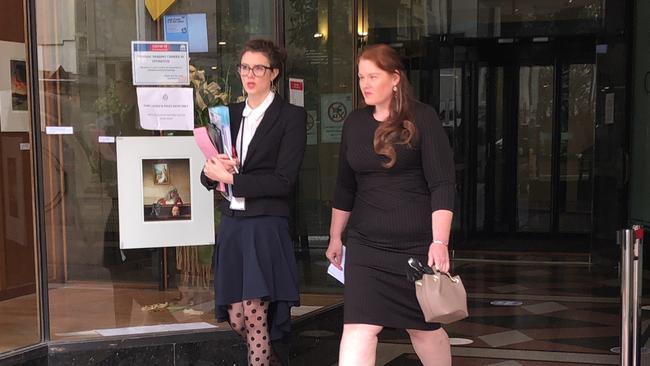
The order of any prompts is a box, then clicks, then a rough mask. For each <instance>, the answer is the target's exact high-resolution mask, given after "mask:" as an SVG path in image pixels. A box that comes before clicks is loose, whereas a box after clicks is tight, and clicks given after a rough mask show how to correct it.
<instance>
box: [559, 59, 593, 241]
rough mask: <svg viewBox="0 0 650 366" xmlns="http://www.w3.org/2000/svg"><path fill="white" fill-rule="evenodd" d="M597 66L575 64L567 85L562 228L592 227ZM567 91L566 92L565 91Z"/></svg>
mask: <svg viewBox="0 0 650 366" xmlns="http://www.w3.org/2000/svg"><path fill="white" fill-rule="evenodd" d="M595 69H596V66H595V65H594V64H573V65H570V66H569V73H568V74H569V75H568V76H569V78H568V80H567V79H566V78H563V79H564V84H565V85H563V86H562V87H563V88H568V91H569V93H568V98H569V100H568V103H563V104H565V105H566V108H567V110H565V111H563V117H564V118H563V119H562V124H561V129H562V131H561V136H560V138H561V140H560V187H559V201H560V202H559V208H560V212H559V215H560V216H559V225H560V227H559V229H560V231H562V232H590V231H591V202H592V187H593V177H592V169H593V152H594V126H595V108H596V70H595ZM565 94H566V93H563V95H565Z"/></svg>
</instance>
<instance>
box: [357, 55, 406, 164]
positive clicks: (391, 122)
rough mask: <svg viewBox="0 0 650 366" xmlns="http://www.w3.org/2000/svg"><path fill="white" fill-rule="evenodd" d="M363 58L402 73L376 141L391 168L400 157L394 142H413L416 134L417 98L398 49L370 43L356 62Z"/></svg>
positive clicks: (376, 132) (388, 71) (375, 143)
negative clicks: (414, 109)
mask: <svg viewBox="0 0 650 366" xmlns="http://www.w3.org/2000/svg"><path fill="white" fill-rule="evenodd" d="M360 60H368V61H371V62H372V63H374V64H375V65H376V66H377V67H379V68H380V69H382V70H383V71H386V72H387V73H389V74H393V73H397V74H398V75H399V83H398V84H397V88H396V90H395V91H394V92H393V98H391V101H390V108H389V110H390V114H389V115H388V119H386V121H384V122H382V123H380V124H379V127H377V129H376V130H375V138H374V141H373V145H374V148H375V152H376V153H377V154H379V155H384V156H385V157H387V158H388V161H386V162H385V163H383V166H384V168H390V167H392V166H393V165H395V161H396V160H397V154H396V153H395V145H396V144H406V145H410V144H411V140H413V138H414V137H415V136H416V134H417V129H416V128H415V123H414V115H413V107H414V102H415V97H414V96H413V89H412V88H411V84H410V83H409V81H408V79H407V78H406V71H405V69H404V65H402V62H401V61H400V58H399V55H398V54H397V51H395V50H394V49H393V48H391V47H390V46H388V45H385V44H375V45H371V46H367V47H365V48H364V49H363V51H362V52H361V54H360V55H359V59H358V60H357V64H358V63H359V61H360Z"/></svg>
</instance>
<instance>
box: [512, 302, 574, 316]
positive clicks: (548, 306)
mask: <svg viewBox="0 0 650 366" xmlns="http://www.w3.org/2000/svg"><path fill="white" fill-rule="evenodd" d="M523 308H524V309H525V310H527V311H529V312H531V313H533V314H549V313H555V312H558V311H563V310H567V309H568V308H567V307H566V306H564V305H562V304H559V303H557V302H555V301H549V302H542V303H539V304H533V305H526V306H523Z"/></svg>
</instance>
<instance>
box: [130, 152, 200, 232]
mask: <svg viewBox="0 0 650 366" xmlns="http://www.w3.org/2000/svg"><path fill="white" fill-rule="evenodd" d="M170 169H172V170H173V171H174V177H173V179H172V178H171V176H170V175H169V171H170ZM142 177H143V178H142V184H143V185H142V192H143V193H142V195H143V202H144V221H161V220H165V221H166V220H190V219H191V218H192V210H191V208H192V206H191V202H190V197H192V188H191V187H190V159H165V160H158V159H142ZM161 185H162V186H163V187H159V186H161Z"/></svg>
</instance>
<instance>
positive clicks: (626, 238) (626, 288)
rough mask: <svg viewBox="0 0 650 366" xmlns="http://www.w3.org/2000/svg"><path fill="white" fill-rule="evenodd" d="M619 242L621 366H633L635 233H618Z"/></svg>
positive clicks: (624, 231)
mask: <svg viewBox="0 0 650 366" xmlns="http://www.w3.org/2000/svg"><path fill="white" fill-rule="evenodd" d="M617 234H618V235H617V241H618V242H619V244H620V245H621V268H620V270H621V366H631V363H630V361H631V357H630V356H631V355H632V352H631V342H630V336H631V331H632V329H631V325H632V322H631V319H630V317H631V311H630V310H631V304H630V295H631V293H630V290H631V288H630V287H631V284H632V281H631V280H632V271H631V270H632V254H633V253H632V250H631V249H632V243H633V242H634V232H633V231H632V230H630V229H623V230H620V231H618V233H617Z"/></svg>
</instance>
